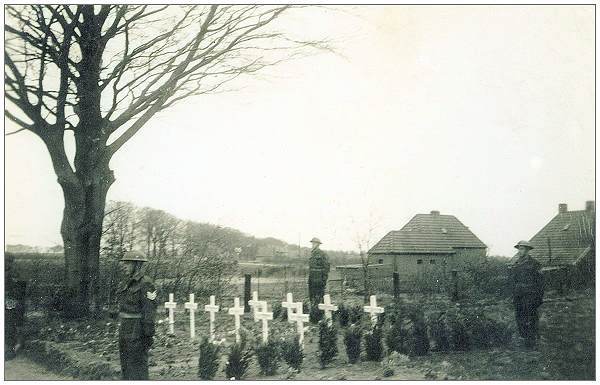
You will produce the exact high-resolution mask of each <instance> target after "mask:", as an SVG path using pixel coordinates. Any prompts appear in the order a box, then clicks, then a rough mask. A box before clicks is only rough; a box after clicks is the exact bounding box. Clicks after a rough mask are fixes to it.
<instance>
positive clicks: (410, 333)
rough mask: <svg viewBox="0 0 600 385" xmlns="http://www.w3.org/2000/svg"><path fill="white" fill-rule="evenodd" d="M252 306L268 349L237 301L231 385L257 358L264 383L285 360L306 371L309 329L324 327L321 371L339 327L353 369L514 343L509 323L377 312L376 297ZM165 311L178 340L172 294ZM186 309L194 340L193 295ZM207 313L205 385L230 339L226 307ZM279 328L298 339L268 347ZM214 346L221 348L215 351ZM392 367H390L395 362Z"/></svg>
mask: <svg viewBox="0 0 600 385" xmlns="http://www.w3.org/2000/svg"><path fill="white" fill-rule="evenodd" d="M248 305H249V306H250V308H251V310H250V313H249V314H252V318H251V319H252V320H253V322H259V321H260V322H262V339H260V337H259V336H257V337H258V338H257V341H261V342H260V343H259V344H258V345H257V346H255V347H251V346H249V345H248V344H247V342H248V337H250V336H249V335H248V334H246V333H247V331H245V332H244V331H243V330H255V333H257V334H260V332H258V331H257V329H256V328H244V329H242V325H241V324H242V322H243V318H242V316H243V315H244V314H246V313H245V312H244V306H243V305H241V304H240V299H239V298H237V297H236V298H234V299H233V306H232V307H230V308H229V309H227V314H228V315H231V316H233V317H234V319H235V323H234V325H235V326H234V328H235V330H232V331H230V333H229V334H233V332H235V343H234V344H232V345H231V346H230V349H229V352H228V354H227V365H226V367H225V368H224V371H225V373H226V375H227V377H228V378H236V379H240V378H242V377H243V376H244V373H246V370H247V368H248V365H249V362H250V359H251V357H256V361H257V363H258V365H259V366H260V372H261V374H263V375H272V374H274V373H275V372H276V371H277V366H278V365H279V362H280V361H281V360H283V361H285V362H286V363H287V364H288V366H289V367H290V368H291V369H292V370H295V371H296V372H298V371H300V367H301V365H302V360H303V358H304V343H305V331H306V330H307V329H308V328H307V327H306V326H305V324H306V323H308V322H309V321H310V322H314V323H317V322H318V358H319V361H320V363H321V367H322V368H324V367H326V366H327V365H328V364H330V363H331V362H333V359H334V357H335V356H336V355H337V354H338V347H337V344H338V341H339V338H338V327H341V328H343V333H342V339H341V341H342V342H343V344H344V345H345V350H346V351H345V353H346V356H347V358H348V363H350V364H354V363H357V362H360V361H361V360H366V361H382V360H384V358H385V357H388V358H387V359H386V360H387V361H386V362H388V361H390V357H393V356H394V355H396V356H398V355H399V356H400V357H405V358H406V359H408V357H407V356H421V355H426V354H428V352H429V351H430V350H436V351H441V352H443V351H450V350H454V351H464V350H470V349H471V348H489V347H492V346H499V345H504V344H506V343H507V342H509V340H510V339H511V336H512V331H511V328H510V325H508V323H504V322H503V321H495V320H493V319H492V318H489V317H487V316H485V315H484V314H483V313H482V312H481V311H476V310H475V311H473V310H471V309H460V308H458V309H454V308H452V307H449V308H448V309H446V310H445V311H442V312H440V311H437V312H434V313H431V314H430V315H428V316H427V317H425V315H424V312H423V309H422V308H421V307H419V306H418V305H414V304H405V303H402V302H395V303H392V304H389V305H387V306H386V307H385V308H384V307H381V306H378V305H377V297H376V296H375V295H372V296H371V297H370V298H369V302H368V303H367V304H364V305H359V304H355V305H349V304H344V303H340V304H339V305H336V304H334V303H332V300H331V296H330V295H325V296H324V297H323V303H320V304H316V305H312V307H308V304H307V303H304V302H294V296H293V294H292V293H287V295H286V297H285V301H282V302H280V303H279V302H277V303H275V304H273V309H271V311H269V305H268V303H267V301H262V300H259V298H258V293H257V292H256V291H255V292H253V293H252V299H251V300H249V301H248ZM164 306H165V309H168V311H169V333H170V334H173V324H174V318H175V315H174V310H175V308H176V307H177V303H176V302H175V301H174V299H173V295H172V294H171V295H170V296H169V301H168V302H165V304H164ZM184 308H185V309H188V310H189V312H190V313H189V320H190V329H189V330H190V338H191V339H194V338H195V328H194V325H193V323H195V316H194V312H195V311H196V310H197V308H198V304H196V303H195V302H194V295H193V294H190V297H189V301H188V302H186V303H185V304H184ZM204 311H205V312H208V313H209V335H208V336H204V337H203V338H202V343H201V345H200V356H201V359H200V361H199V371H198V374H199V376H200V377H201V378H206V379H209V378H210V377H211V376H213V375H214V373H215V372H216V369H215V368H214V367H213V366H215V365H217V366H218V364H219V360H218V356H219V351H220V348H219V346H220V344H221V343H223V342H224V339H221V340H220V341H216V337H215V319H216V314H218V313H219V312H220V311H221V308H220V306H219V305H217V304H216V303H215V296H211V297H210V299H209V303H208V304H206V305H205V306H204ZM315 311H316V312H321V315H320V317H322V318H313V316H312V314H313V313H315ZM308 313H310V314H311V315H310V316H309V314H308ZM319 319H320V321H319ZM272 320H282V321H287V323H284V324H283V325H286V324H289V326H290V327H289V331H290V333H291V335H292V336H294V337H293V338H292V339H284V338H283V337H282V338H281V341H279V339H269V329H270V328H273V327H274V326H273V325H270V324H269V321H272ZM334 321H336V322H335V323H334ZM246 322H247V320H246ZM280 326H281V324H280ZM276 333H277V332H276ZM430 340H431V342H430ZM311 343H312V338H311ZM207 344H209V345H210V344H212V345H215V346H217V347H216V348H212V347H211V346H209V345H207ZM361 354H362V357H361ZM403 359H404V358H403ZM392 361H394V360H392ZM390 362H391V361H390ZM387 365H388V366H390V364H389V362H388V364H387ZM392 374H393V369H391V367H389V368H388V370H387V375H392Z"/></svg>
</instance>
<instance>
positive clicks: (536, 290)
mask: <svg viewBox="0 0 600 385" xmlns="http://www.w3.org/2000/svg"><path fill="white" fill-rule="evenodd" d="M515 248H516V249H518V250H519V252H518V254H517V259H516V261H514V262H513V264H512V266H511V273H512V274H511V276H512V296H513V304H514V306H515V318H516V321H517V327H518V329H519V334H520V335H521V337H522V338H523V339H525V347H527V348H533V347H535V341H536V339H537V338H538V320H539V315H538V307H540V305H541V304H542V300H543V297H544V276H543V275H542V272H541V271H540V269H541V264H540V263H539V262H538V261H536V260H535V259H533V258H532V257H531V256H530V255H529V251H530V250H531V249H533V246H531V243H529V242H527V241H520V242H519V243H517V244H516V245H515Z"/></svg>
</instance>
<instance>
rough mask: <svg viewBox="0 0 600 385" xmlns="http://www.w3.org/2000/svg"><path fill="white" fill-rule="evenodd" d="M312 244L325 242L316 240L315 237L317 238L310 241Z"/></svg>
mask: <svg viewBox="0 0 600 385" xmlns="http://www.w3.org/2000/svg"><path fill="white" fill-rule="evenodd" d="M310 243H318V244H321V243H323V242H321V240H320V239H319V238H316V237H315V238H313V239H311V240H310Z"/></svg>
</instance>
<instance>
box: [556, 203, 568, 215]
mask: <svg viewBox="0 0 600 385" xmlns="http://www.w3.org/2000/svg"><path fill="white" fill-rule="evenodd" d="M566 212H567V204H566V203H559V204H558V213H559V214H564V213H566Z"/></svg>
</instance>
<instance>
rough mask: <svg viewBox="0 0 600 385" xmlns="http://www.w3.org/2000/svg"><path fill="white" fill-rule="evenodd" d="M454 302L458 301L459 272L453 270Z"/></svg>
mask: <svg viewBox="0 0 600 385" xmlns="http://www.w3.org/2000/svg"><path fill="white" fill-rule="evenodd" d="M452 286H453V287H452V300H453V301H458V270H454V269H453V270H452Z"/></svg>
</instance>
